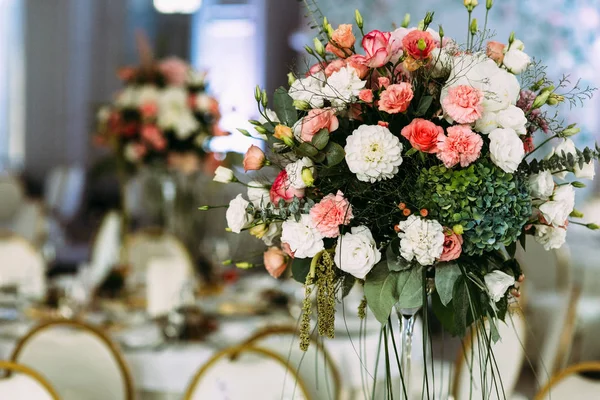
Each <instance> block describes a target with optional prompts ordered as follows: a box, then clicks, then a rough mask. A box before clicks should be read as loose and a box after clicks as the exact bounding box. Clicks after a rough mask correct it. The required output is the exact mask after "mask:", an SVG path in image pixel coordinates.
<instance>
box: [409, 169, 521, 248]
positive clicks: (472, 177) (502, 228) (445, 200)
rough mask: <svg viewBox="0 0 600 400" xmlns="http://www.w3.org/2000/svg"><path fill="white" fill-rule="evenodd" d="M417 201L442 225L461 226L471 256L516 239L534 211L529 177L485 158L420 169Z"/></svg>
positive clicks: (415, 197)
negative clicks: (456, 165) (454, 166)
mask: <svg viewBox="0 0 600 400" xmlns="http://www.w3.org/2000/svg"><path fill="white" fill-rule="evenodd" d="M413 201H414V203H415V204H417V205H418V206H419V207H420V208H426V209H427V210H429V213H430V215H431V216H432V217H433V218H436V219H437V220H438V221H439V222H440V223H441V224H442V225H445V226H448V227H452V226H455V225H462V227H463V229H464V233H463V239H464V243H463V251H464V252H465V253H466V254H469V255H480V254H482V253H484V252H486V251H492V250H498V249H500V248H501V246H502V245H509V244H511V243H513V242H515V241H516V240H517V239H518V237H519V235H520V234H521V230H522V229H523V226H524V225H525V223H526V222H527V219H528V218H529V217H530V216H531V198H530V196H529V193H528V187H527V181H526V180H525V179H523V178H522V177H520V176H519V175H513V174H509V173H506V172H504V171H502V170H501V169H500V168H498V167H496V166H495V165H493V164H492V163H491V162H490V161H487V160H480V161H478V162H477V163H475V164H472V165H471V166H469V167H468V168H465V169H457V170H452V169H447V168H445V167H443V166H434V167H431V168H429V169H424V170H422V172H421V173H420V175H419V178H418V179H417V190H416V191H415V192H414V199H413Z"/></svg>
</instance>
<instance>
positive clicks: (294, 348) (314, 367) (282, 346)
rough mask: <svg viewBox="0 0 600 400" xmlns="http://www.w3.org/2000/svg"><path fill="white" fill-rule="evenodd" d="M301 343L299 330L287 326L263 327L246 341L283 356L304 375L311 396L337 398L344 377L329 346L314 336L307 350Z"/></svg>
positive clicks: (302, 376) (315, 397)
mask: <svg viewBox="0 0 600 400" xmlns="http://www.w3.org/2000/svg"><path fill="white" fill-rule="evenodd" d="M299 343H300V342H299V333H298V331H297V329H295V328H293V327H286V326H280V327H267V328H264V329H262V330H259V331H258V332H257V333H255V334H254V335H252V336H250V337H249V338H248V339H246V340H245V341H244V342H243V344H244V345H250V346H257V347H262V348H265V349H268V350H271V351H273V352H275V353H277V354H278V355H279V356H281V357H282V358H283V359H284V360H285V361H286V363H287V365H288V367H289V368H291V369H293V370H294V371H295V372H296V373H297V374H298V376H299V377H300V378H302V381H303V382H304V383H305V385H306V390H307V391H308V393H309V394H310V396H311V397H310V398H312V399H324V400H325V399H331V400H338V399H339V398H340V395H341V390H342V384H341V377H340V373H339V371H338V368H337V366H336V365H335V363H334V361H333V359H332V358H331V356H330V354H329V352H328V351H327V349H326V348H325V347H324V346H323V345H322V344H321V343H320V342H318V341H317V340H315V339H314V338H311V343H310V346H309V347H308V350H307V351H302V350H301V349H300V347H299ZM315 371H319V373H315ZM282 383H283V382H282ZM287 383H288V384H290V382H289V381H288V382H287Z"/></svg>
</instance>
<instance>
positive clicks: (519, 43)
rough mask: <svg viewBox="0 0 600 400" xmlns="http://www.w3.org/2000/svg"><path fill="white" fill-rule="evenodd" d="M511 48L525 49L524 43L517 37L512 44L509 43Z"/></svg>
mask: <svg viewBox="0 0 600 400" xmlns="http://www.w3.org/2000/svg"><path fill="white" fill-rule="evenodd" d="M510 48H511V50H512V49H516V50H521V51H523V50H525V43H523V42H522V41H521V40H519V39H515V40H514V41H513V42H512V44H511V45H510Z"/></svg>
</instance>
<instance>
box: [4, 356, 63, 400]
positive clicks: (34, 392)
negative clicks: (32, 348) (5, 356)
mask: <svg viewBox="0 0 600 400" xmlns="http://www.w3.org/2000/svg"><path fill="white" fill-rule="evenodd" d="M0 370H4V371H7V372H9V374H8V375H7V376H6V377H5V378H3V379H0V399H12V400H60V398H59V397H58V393H56V391H55V390H54V388H53V387H52V386H51V385H50V383H48V381H47V380H46V379H45V378H44V377H43V376H42V375H40V374H39V373H38V372H36V371H35V370H33V369H31V368H29V367H27V366H25V365H21V364H16V363H13V362H10V361H0Z"/></svg>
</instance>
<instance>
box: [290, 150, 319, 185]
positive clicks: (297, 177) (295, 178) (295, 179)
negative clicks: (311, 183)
mask: <svg viewBox="0 0 600 400" xmlns="http://www.w3.org/2000/svg"><path fill="white" fill-rule="evenodd" d="M305 168H308V169H310V171H311V172H312V173H313V176H314V174H315V164H314V163H313V162H312V160H311V159H310V158H308V157H302V158H301V159H299V160H297V161H295V162H292V163H289V164H288V165H286V166H285V172H287V175H288V179H289V180H290V184H291V185H292V186H293V187H294V188H296V189H304V188H306V183H304V180H302V171H303V170H304V169H305Z"/></svg>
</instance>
